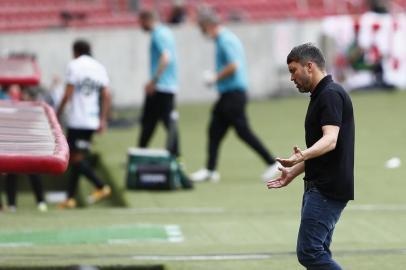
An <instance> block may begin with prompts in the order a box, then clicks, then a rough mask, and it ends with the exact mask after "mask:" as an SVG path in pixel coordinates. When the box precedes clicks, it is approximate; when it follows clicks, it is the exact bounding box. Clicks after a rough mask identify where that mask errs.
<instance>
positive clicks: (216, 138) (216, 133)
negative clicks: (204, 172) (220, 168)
mask: <svg viewBox="0 0 406 270" xmlns="http://www.w3.org/2000/svg"><path fill="white" fill-rule="evenodd" d="M215 110H216V109H215ZM228 127H229V124H228V123H227V121H225V120H224V119H222V118H221V116H220V115H218V113H216V112H213V114H212V118H211V121H210V125H209V130H208V133H209V144H208V160H207V164H206V166H207V169H208V170H210V171H215V170H216V168H217V159H218V154H219V148H220V144H221V141H222V140H223V138H224V136H225V135H226V133H227V130H228Z"/></svg>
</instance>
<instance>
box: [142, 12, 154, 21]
mask: <svg viewBox="0 0 406 270" xmlns="http://www.w3.org/2000/svg"><path fill="white" fill-rule="evenodd" d="M139 18H140V20H141V21H155V20H156V18H157V16H156V14H155V12H154V11H152V10H142V11H141V12H140V13H139Z"/></svg>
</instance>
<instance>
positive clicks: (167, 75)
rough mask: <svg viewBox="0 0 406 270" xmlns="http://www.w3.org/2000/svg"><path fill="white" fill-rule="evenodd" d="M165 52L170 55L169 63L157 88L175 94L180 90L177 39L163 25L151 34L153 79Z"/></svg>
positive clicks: (156, 27)
mask: <svg viewBox="0 0 406 270" xmlns="http://www.w3.org/2000/svg"><path fill="white" fill-rule="evenodd" d="M163 52H167V53H168V54H169V63H168V65H167V66H166V68H165V70H164V72H163V73H162V74H161V76H160V77H159V80H158V82H157V84H156V88H157V90H158V91H160V92H166V93H175V92H176V91H177V89H178V70H177V59H176V58H177V55H176V44H175V38H174V36H173V33H172V31H171V30H170V29H169V28H168V27H166V26H163V25H157V26H155V28H154V29H153V30H152V33H151V46H150V56H151V59H150V60H151V62H150V65H151V66H150V67H151V70H150V72H151V74H150V75H151V79H152V78H153V77H154V76H155V74H156V72H157V69H158V66H159V59H160V57H161V55H162V53H163Z"/></svg>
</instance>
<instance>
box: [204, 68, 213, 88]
mask: <svg viewBox="0 0 406 270" xmlns="http://www.w3.org/2000/svg"><path fill="white" fill-rule="evenodd" d="M203 83H204V85H205V86H206V87H208V88H211V87H213V86H214V85H215V84H216V74H215V73H214V72H213V71H211V70H206V71H204V73H203Z"/></svg>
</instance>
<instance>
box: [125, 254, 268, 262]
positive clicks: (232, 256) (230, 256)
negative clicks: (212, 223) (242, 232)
mask: <svg viewBox="0 0 406 270" xmlns="http://www.w3.org/2000/svg"><path fill="white" fill-rule="evenodd" d="M271 257H272V255H267V254H241V255H238V254H228V255H189V256H188V255H182V256H160V255H151V256H149V255H141V256H133V257H132V259H133V260H137V261H233V260H267V259H270V258H271Z"/></svg>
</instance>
